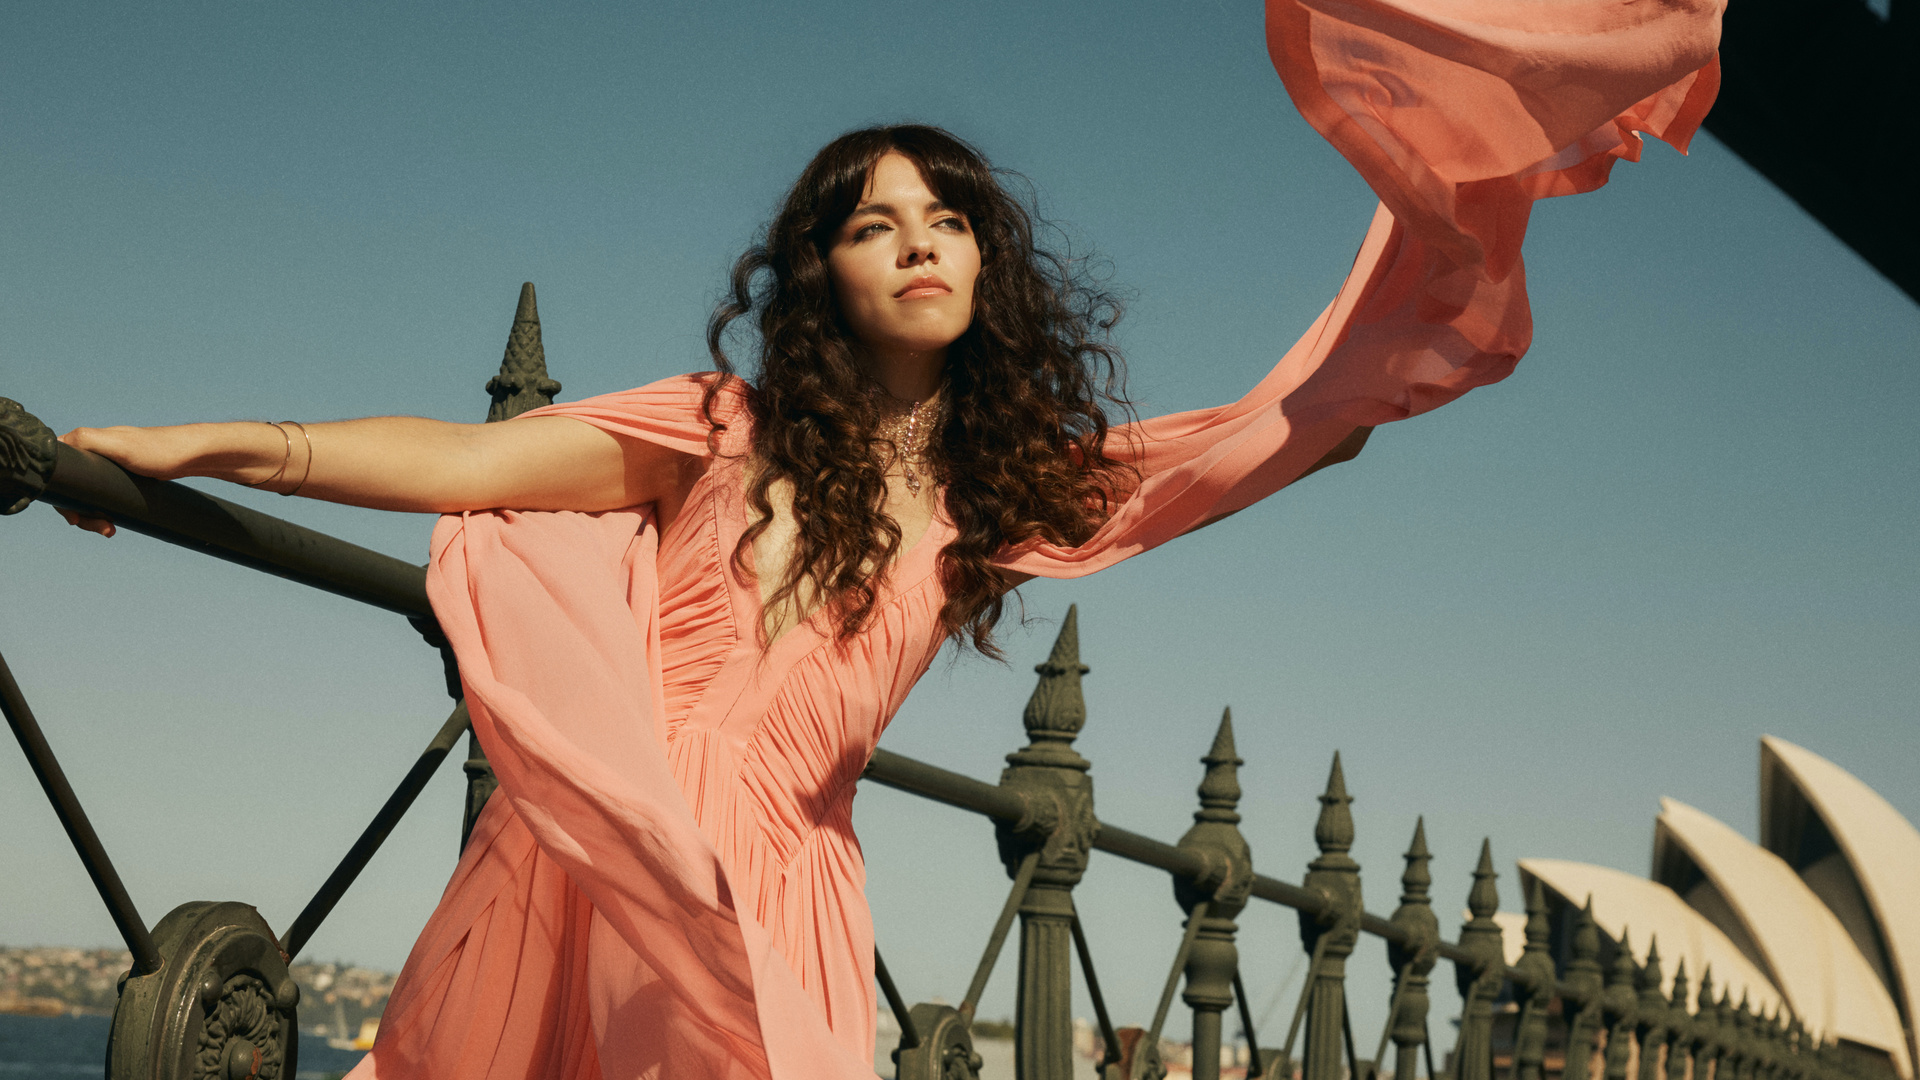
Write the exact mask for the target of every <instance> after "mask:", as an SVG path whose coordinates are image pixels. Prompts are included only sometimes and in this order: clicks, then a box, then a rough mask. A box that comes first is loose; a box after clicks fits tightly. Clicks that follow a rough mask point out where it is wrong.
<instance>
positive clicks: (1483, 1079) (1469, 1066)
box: [1453, 839, 1506, 1080]
mask: <svg viewBox="0 0 1920 1080" xmlns="http://www.w3.org/2000/svg"><path fill="white" fill-rule="evenodd" d="M1498 877H1499V875H1498V874H1496V873H1495V872H1494V869H1493V841H1492V840H1490V839H1488V840H1482V841H1481V842H1480V862H1479V864H1478V865H1476V866H1475V867H1474V869H1473V888H1472V889H1471V890H1469V891H1468V892H1467V910H1468V911H1469V912H1471V913H1472V915H1473V917H1472V918H1471V919H1469V920H1468V921H1467V923H1466V925H1465V926H1462V927H1461V928H1460V947H1461V948H1462V949H1465V950H1466V951H1468V952H1470V953H1472V954H1473V955H1474V957H1475V959H1476V960H1477V961H1478V962H1477V963H1474V964H1471V965H1468V964H1456V965H1454V971H1453V978H1454V982H1455V984H1456V985H1458V987H1459V988H1460V997H1461V1000H1462V1002H1463V1006H1462V1013H1461V1017H1460V1039H1459V1041H1458V1042H1457V1043H1456V1044H1455V1045H1454V1051H1453V1075H1454V1077H1455V1078H1456V1080H1493V1002H1494V999H1495V998H1497V997H1498V996H1499V994H1500V984H1501V982H1502V980H1503V979H1504V978H1505V976H1506V957H1505V952H1504V948H1505V947H1504V945H1503V944H1502V935H1501V933H1500V925H1499V924H1498V923H1496V922H1494V921H1493V913H1494V912H1496V911H1498V910H1499V909H1500V893H1499V891H1498V890H1497V888H1496V887H1495V886H1494V880H1495V879H1496V878H1498Z"/></svg>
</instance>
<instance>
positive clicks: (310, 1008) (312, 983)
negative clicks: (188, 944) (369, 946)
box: [0, 946, 394, 1039]
mask: <svg viewBox="0 0 1920 1080" xmlns="http://www.w3.org/2000/svg"><path fill="white" fill-rule="evenodd" d="M132 963H133V958H132V956H131V954H129V953H128V952H127V951H126V950H125V949H64V948H18V947H9V946H0V1013H17V1014H25V1015H29V1016H61V1015H75V1014H78V1015H88V1014H91V1015H100V1016H104V1015H110V1014H112V1012H113V1007H114V1002H115V1001H116V1000H117V998H118V996H119V985H120V976H121V975H122V974H124V973H125V972H126V970H127V968H128V967H129V966H131V965H132ZM293 977H294V978H295V979H296V980H298V981H299V983H300V1020H301V1024H300V1027H301V1030H302V1031H305V1032H308V1033H310V1034H313V1035H317V1036H319V1037H321V1038H327V1039H343V1038H344V1039H350V1038H352V1037H353V1036H354V1035H356V1034H357V1033H358V1032H359V1031H360V1025H361V1022H362V1021H364V1020H369V1019H377V1018H378V1017H379V1016H380V1013H381V1011H382V1010H383V1009H385V1008H386V1006H387V995H388V994H390V993H392V991H393V978H394V977H393V975H392V974H391V973H389V972H385V971H375V970H373V969H371V968H363V967H356V966H354V965H352V964H343V963H330V964H320V963H313V962H311V961H302V962H301V963H298V964H295V965H294V966H293Z"/></svg>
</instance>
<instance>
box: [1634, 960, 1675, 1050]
mask: <svg viewBox="0 0 1920 1080" xmlns="http://www.w3.org/2000/svg"><path fill="white" fill-rule="evenodd" d="M1663 977H1664V973H1663V972H1662V971H1661V970H1660V939H1659V936H1658V935H1655V936H1652V937H1649V938H1648V939H1647V962H1646V963H1645V964H1643V965H1641V967H1640V971H1639V974H1638V975H1636V976H1635V978H1634V991H1635V993H1634V1036H1635V1038H1636V1039H1637V1040H1638V1042H1639V1046H1640V1068H1639V1069H1638V1070H1636V1071H1635V1073H1634V1075H1635V1077H1636V1078H1637V1080H1661V1078H1662V1073H1661V1072H1660V1048H1661V1047H1663V1046H1665V1045H1666V1044H1667V1001H1666V999H1665V998H1663V997H1661V996H1660V982H1661V980H1662V978H1663Z"/></svg>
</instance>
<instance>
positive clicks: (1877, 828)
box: [1760, 735, 1920, 1049]
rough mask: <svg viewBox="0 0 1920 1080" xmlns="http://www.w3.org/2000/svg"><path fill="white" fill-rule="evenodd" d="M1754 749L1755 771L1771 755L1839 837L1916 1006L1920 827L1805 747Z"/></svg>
mask: <svg viewBox="0 0 1920 1080" xmlns="http://www.w3.org/2000/svg"><path fill="white" fill-rule="evenodd" d="M1760 755H1761V770H1762V775H1764V774H1765V769H1766V761H1767V758H1768V757H1769V756H1771V757H1772V758H1773V759H1774V760H1776V761H1778V762H1779V763H1780V764H1781V765H1782V766H1783V767H1784V769H1785V772H1786V773H1787V775H1788V776H1790V777H1791V778H1792V779H1793V782H1794V784H1795V785H1796V786H1797V787H1798V788H1799V789H1800V793H1801V794H1802V795H1803V796H1804V797H1805V798H1806V800H1807V802H1808V803H1809V804H1811V805H1812V807H1813V809H1814V811H1815V812H1816V813H1818V814H1819V815H1820V818H1821V820H1822V821H1824V822H1825V823H1826V826H1827V831H1828V832H1830V833H1832V834H1833V838H1834V840H1835V841H1837V842H1838V843H1839V845H1840V850H1841V851H1842V852H1843V853H1844V854H1845V855H1846V857H1847V862H1848V864H1849V865H1850V866H1851V868H1852V870H1853V875H1854V878H1855V880H1857V881H1858V882H1859V883H1860V891H1861V892H1862V893H1864V894H1866V898H1867V904H1868V906H1869V907H1871V908H1872V909H1873V918H1874V921H1875V922H1876V923H1878V924H1879V927H1880V936H1881V940H1883V941H1884V942H1886V947H1887V952H1888V953H1890V954H1891V955H1890V956H1889V957H1888V959H1890V960H1891V961H1892V962H1893V969H1894V970H1893V972H1892V976H1893V983H1894V990H1895V992H1896V993H1898V994H1900V995H1901V996H1902V998H1903V1000H1904V1003H1905V1005H1906V1011H1907V1015H1908V1016H1909V1017H1912V1016H1914V1015H1915V1014H1916V1013H1920V829H1915V828H1914V827H1913V824H1912V823H1911V822H1909V821H1907V819H1906V818H1904V817H1902V816H1901V815H1900V811H1898V810H1895V809H1894V808H1893V804H1891V803H1889V802H1887V800H1886V799H1884V798H1882V797H1881V796H1880V793H1879V792H1877V791H1874V790H1873V789H1872V788H1870V787H1868V786H1867V785H1865V784H1863V783H1861V782H1860V781H1859V780H1858V779H1856V778H1855V777H1854V775H1853V774H1852V773H1849V772H1847V771H1846V770H1845V769H1842V768H1841V767H1840V766H1838V765H1835V764H1834V763H1833V762H1831V761H1828V760H1827V759H1826V758H1823V757H1821V756H1820V755H1818V754H1816V753H1814V752H1813V751H1811V750H1807V749H1805V748H1803V747H1799V746H1795V745H1794V744H1792V743H1790V742H1787V741H1786V740H1784V739H1776V738H1774V737H1773V736H1771V735H1768V736H1766V737H1764V738H1762V739H1761V740H1760ZM1901 897H1905V898H1906V899H1905V901H1902V900H1901ZM1909 1048H1910V1049H1911V1044H1909Z"/></svg>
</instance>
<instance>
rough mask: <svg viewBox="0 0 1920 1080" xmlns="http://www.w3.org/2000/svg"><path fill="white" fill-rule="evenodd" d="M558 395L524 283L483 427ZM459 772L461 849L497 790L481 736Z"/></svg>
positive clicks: (491, 383)
mask: <svg viewBox="0 0 1920 1080" xmlns="http://www.w3.org/2000/svg"><path fill="white" fill-rule="evenodd" d="M559 392H560V384H559V383H557V382H555V381H553V380H552V379H551V378H548V377H547V350H546V347H545V346H544V345H542V344H541V342H540V307H539V305H538V304H537V303H536V302H535V299H534V294H533V282H531V281H528V282H523V283H522V284H521V285H520V303H519V304H518V305H517V306H516V307H515V308H514V312H513V327H512V329H510V330H508V331H507V351H506V355H504V356H502V357H501V358H500V374H498V375H495V376H494V377H493V378H491V379H488V380H487V394H488V395H489V396H490V397H492V399H493V403H492V404H491V405H489V406H488V407H487V423H489V424H493V423H498V422H499V421H502V420H511V419H513V418H514V417H516V416H519V415H520V414H521V413H523V412H527V411H529V410H531V409H537V408H539V407H541V406H542V405H551V404H553V396H554V395H555V394H558V393H559ZM449 673H450V674H449V677H448V682H449V683H450V684H452V683H454V682H455V680H456V679H457V675H454V674H452V668H451V665H450V666H449ZM461 769H462V771H464V772H465V773H466V774H467V799H466V807H465V813H464V815H463V817H462V820H461V823H460V847H461V850H465V849H466V846H467V837H469V836H471V835H473V823H474V822H475V821H477V820H479V818H480V811H481V810H483V809H485V808H486V805H487V800H488V799H489V798H492V797H493V792H494V789H495V788H497V787H499V786H500V781H499V780H497V779H495V777H494V775H493V765H492V763H490V762H489V761H487V752H486V750H484V749H483V748H481V746H480V736H479V735H478V734H476V733H474V732H468V733H467V760H466V761H465V762H463V763H462V764H461Z"/></svg>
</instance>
